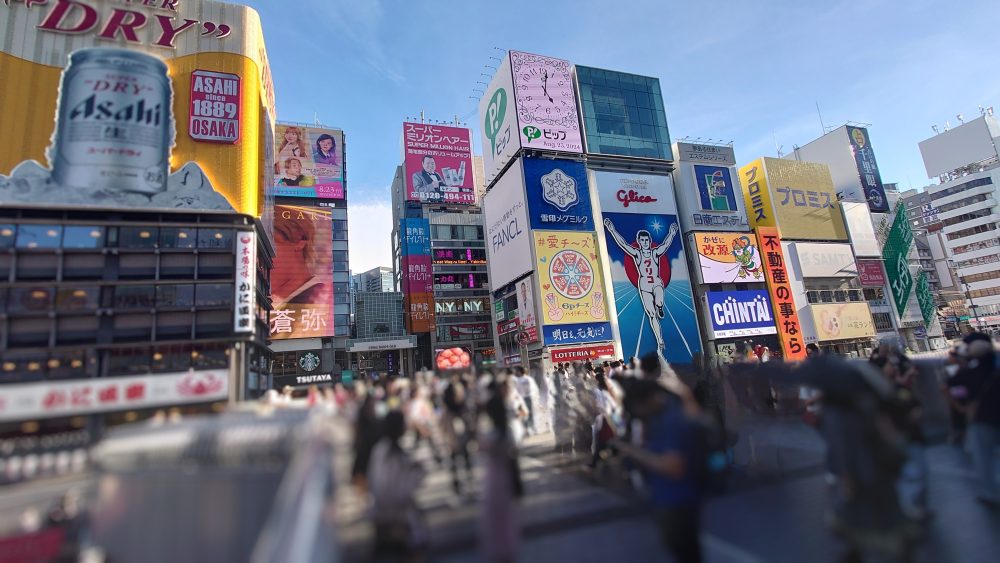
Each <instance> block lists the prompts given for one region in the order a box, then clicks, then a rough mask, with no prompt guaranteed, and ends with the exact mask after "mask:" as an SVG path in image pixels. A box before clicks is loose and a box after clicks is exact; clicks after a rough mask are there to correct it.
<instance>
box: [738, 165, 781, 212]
mask: <svg viewBox="0 0 1000 563" xmlns="http://www.w3.org/2000/svg"><path fill="white" fill-rule="evenodd" d="M740 177H742V178H743V199H744V200H745V203H746V210H747V218H748V219H749V220H750V226H751V227H774V226H776V225H777V223H775V221H774V207H773V206H772V205H771V192H770V190H769V189H768V186H767V173H766V172H765V171H764V159H763V158H758V159H757V160H755V161H753V162H751V163H750V164H747V165H746V166H743V167H742V168H740Z"/></svg>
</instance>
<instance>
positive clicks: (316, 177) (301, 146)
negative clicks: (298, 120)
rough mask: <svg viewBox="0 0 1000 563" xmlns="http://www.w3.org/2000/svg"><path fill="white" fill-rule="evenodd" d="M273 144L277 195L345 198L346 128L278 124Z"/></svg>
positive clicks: (275, 191) (275, 193)
mask: <svg viewBox="0 0 1000 563" xmlns="http://www.w3.org/2000/svg"><path fill="white" fill-rule="evenodd" d="M274 143H275V144H274V195H277V196H285V197H309V198H317V199H344V132H343V131H341V130H339V129H328V128H319V127H306V126H302V125H291V124H282V123H279V124H278V126H277V127H275V135H274Z"/></svg>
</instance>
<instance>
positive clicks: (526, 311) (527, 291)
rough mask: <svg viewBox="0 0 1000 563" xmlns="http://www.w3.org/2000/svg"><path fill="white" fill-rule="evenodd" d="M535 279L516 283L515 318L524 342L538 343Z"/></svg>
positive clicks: (526, 279)
mask: <svg viewBox="0 0 1000 563" xmlns="http://www.w3.org/2000/svg"><path fill="white" fill-rule="evenodd" d="M534 286H535V278H534V277H532V276H528V277H526V278H524V279H522V280H520V281H518V282H517V318H518V321H519V323H520V325H521V328H522V329H523V331H524V342H525V343H529V344H530V343H532V342H538V319H536V318H535V311H536V310H537V309H536V308H535V290H534Z"/></svg>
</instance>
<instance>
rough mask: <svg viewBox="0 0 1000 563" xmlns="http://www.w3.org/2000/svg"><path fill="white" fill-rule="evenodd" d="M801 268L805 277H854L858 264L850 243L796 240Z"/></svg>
mask: <svg viewBox="0 0 1000 563" xmlns="http://www.w3.org/2000/svg"><path fill="white" fill-rule="evenodd" d="M793 245H794V246H795V252H796V254H798V256H799V268H800V270H801V272H802V277H803V278H853V277H855V276H857V275H858V265H857V262H855V260H854V253H853V252H851V245H849V244H825V243H815V242H796V243H793Z"/></svg>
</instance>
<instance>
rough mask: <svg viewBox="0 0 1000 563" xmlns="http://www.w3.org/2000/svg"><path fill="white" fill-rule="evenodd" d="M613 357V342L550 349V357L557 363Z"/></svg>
mask: <svg viewBox="0 0 1000 563" xmlns="http://www.w3.org/2000/svg"><path fill="white" fill-rule="evenodd" d="M614 357H615V345H614V344H596V345H594V346H577V347H574V348H556V349H554V350H552V353H551V356H550V359H551V360H552V361H553V362H555V363H557V364H561V363H567V362H568V363H573V362H593V361H595V360H600V359H604V358H614Z"/></svg>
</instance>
